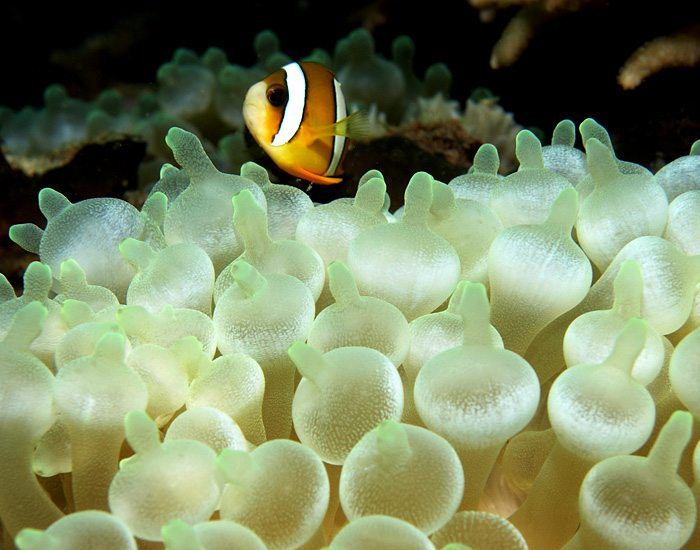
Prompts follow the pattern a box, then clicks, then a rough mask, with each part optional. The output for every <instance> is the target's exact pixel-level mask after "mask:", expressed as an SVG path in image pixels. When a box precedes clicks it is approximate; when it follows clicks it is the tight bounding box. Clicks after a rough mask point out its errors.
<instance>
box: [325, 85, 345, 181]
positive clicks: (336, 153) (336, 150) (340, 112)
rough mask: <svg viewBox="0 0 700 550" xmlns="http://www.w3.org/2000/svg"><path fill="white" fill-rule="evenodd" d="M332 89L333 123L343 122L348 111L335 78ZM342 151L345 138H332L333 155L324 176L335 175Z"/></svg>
mask: <svg viewBox="0 0 700 550" xmlns="http://www.w3.org/2000/svg"><path fill="white" fill-rule="evenodd" d="M333 89H334V91H335V122H338V121H339V120H343V119H344V118H345V117H346V116H348V111H347V108H346V107H345V97H344V96H343V91H342V90H341V89H340V82H338V81H337V80H336V79H335V78H334V79H333ZM344 150H345V136H333V154H332V155H331V161H330V163H329V164H328V170H326V171H325V173H324V174H323V175H324V176H334V175H335V173H336V171H337V170H338V164H340V159H341V158H342V156H343V151H344Z"/></svg>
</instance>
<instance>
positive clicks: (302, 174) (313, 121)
mask: <svg viewBox="0 0 700 550" xmlns="http://www.w3.org/2000/svg"><path fill="white" fill-rule="evenodd" d="M243 118H244V119H245V123H246V126H247V127H248V130H249V131H250V133H251V135H252V136H253V138H254V139H255V141H257V142H258V144H259V145H260V147H262V148H263V150H264V151H265V152H266V153H267V154H268V155H269V157H270V158H271V159H272V160H273V162H274V163H275V164H276V165H277V166H279V167H280V168H281V169H282V170H284V171H285V172H287V173H289V174H291V175H293V176H296V177H298V178H302V179H305V180H308V181H312V182H314V183H321V184H326V185H330V184H332V183H339V182H340V181H342V179H341V178H340V177H338V176H339V175H340V174H342V169H341V164H342V161H343V156H344V155H345V150H346V149H347V140H346V138H351V139H361V138H362V137H363V136H364V135H365V134H366V131H367V130H366V128H367V118H366V114H365V113H362V112H356V113H352V114H351V115H350V116H348V114H347V109H346V107H345V98H344V97H343V92H342V91H341V89H340V82H338V80H337V79H336V78H335V75H334V74H333V72H332V71H331V70H330V69H328V68H326V67H324V66H323V65H321V64H319V63H312V62H301V63H289V64H287V65H285V66H284V67H282V68H281V69H279V70H277V71H275V72H274V73H272V74H271V75H270V76H268V77H267V78H265V79H264V80H262V81H260V82H258V83H257V84H253V85H252V86H251V87H250V89H249V90H248V93H247V94H246V97H245V101H244V103H243Z"/></svg>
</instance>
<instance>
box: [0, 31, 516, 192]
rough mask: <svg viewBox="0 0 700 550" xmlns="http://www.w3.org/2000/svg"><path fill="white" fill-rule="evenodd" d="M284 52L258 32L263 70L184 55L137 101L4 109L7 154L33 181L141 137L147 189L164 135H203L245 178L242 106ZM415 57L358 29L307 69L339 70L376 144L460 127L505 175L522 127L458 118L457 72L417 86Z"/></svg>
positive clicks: (224, 163) (0, 119)
mask: <svg viewBox="0 0 700 550" xmlns="http://www.w3.org/2000/svg"><path fill="white" fill-rule="evenodd" d="M280 46H281V44H280V40H279V38H278V37H277V36H276V35H275V34H274V33H273V32H272V31H269V30H268V31H262V32H260V33H258V35H257V36H256V38H255V40H254V44H253V47H254V50H255V54H256V57H257V62H256V63H255V64H254V65H252V66H250V67H245V66H242V65H239V64H235V63H231V62H229V59H228V57H227V55H226V53H225V52H224V51H223V50H221V49H219V48H209V49H208V50H207V51H205V52H204V53H203V54H202V55H198V54H197V53H196V52H194V51H192V50H190V49H187V48H178V49H177V50H176V51H175V52H174V54H173V57H172V59H171V60H170V61H168V62H166V63H164V64H163V65H161V66H160V68H159V69H158V71H157V74H156V75H155V81H156V84H157V89H156V91H155V92H150V91H149V92H143V93H141V94H140V95H138V96H137V97H136V98H130V97H124V95H123V93H122V92H120V91H119V90H116V89H109V90H105V91H104V92H102V93H101V94H100V95H99V97H97V98H96V99H95V100H94V101H86V100H82V99H78V98H74V97H70V96H69V95H68V93H67V91H66V89H65V88H64V87H63V86H61V85H60V84H53V85H51V86H49V87H48V88H47V89H46V90H45V92H44V106H43V107H41V108H39V109H37V108H34V107H32V106H27V107H24V108H23V109H21V110H19V111H17V112H15V111H13V110H11V109H9V108H6V107H2V106H0V140H2V144H3V149H4V150H5V153H6V156H7V158H8V160H9V161H10V163H11V164H13V165H14V166H18V167H22V166H23V167H29V171H30V172H32V173H34V172H35V171H38V172H43V171H45V170H47V169H49V168H51V167H54V166H55V165H56V164H57V163H60V162H61V160H60V159H62V157H61V156H58V157H57V156H56V155H55V152H56V151H57V150H62V149H68V148H76V147H78V146H80V145H82V144H84V143H87V142H90V141H92V140H99V139H103V138H105V137H113V136H118V137H122V136H124V135H129V136H135V137H137V138H139V139H142V140H144V141H145V142H146V145H147V150H146V152H147V159H148V161H147V162H145V163H144V166H142V167H141V168H140V170H141V176H140V177H141V179H142V180H143V181H142V183H143V184H144V185H145V184H152V183H153V182H154V181H155V179H157V175H156V174H157V172H158V169H159V168H160V166H161V165H162V164H163V163H164V162H167V161H168V160H172V154H171V152H170V150H169V149H168V148H167V147H166V146H165V145H164V137H165V134H166V133H167V131H168V130H169V129H170V128H171V127H173V126H177V127H181V128H185V129H187V130H188V131H191V132H193V133H195V134H196V135H197V136H199V138H200V139H202V140H203V141H204V143H205V146H206V148H207V150H208V151H211V157H212V160H213V161H214V164H215V165H216V166H217V167H219V168H220V169H221V170H224V171H226V172H231V173H233V172H239V171H240V169H241V166H242V165H243V164H244V163H245V162H247V161H250V160H252V157H251V153H250V151H249V148H248V146H247V145H246V143H245V138H244V128H245V123H244V120H243V115H242V107H243V101H244V99H245V96H246V92H247V91H248V88H249V87H250V86H251V85H253V84H254V83H256V82H258V81H260V80H262V79H263V78H265V77H266V76H267V75H268V74H270V73H272V72H273V71H276V70H277V69H279V68H280V67H282V66H283V65H285V64H286V63H289V62H291V61H292V59H291V58H290V57H289V56H288V55H287V54H285V53H283V52H282V51H281V50H280ZM415 49H416V47H415V44H414V43H413V41H412V40H411V38H410V37H408V36H405V35H404V36H400V37H398V38H396V39H395V40H394V42H393V44H392V52H391V59H386V58H385V57H384V56H382V55H381V54H379V53H377V52H376V51H375V43H374V38H373V37H372V35H371V34H369V33H368V32H367V31H366V30H365V29H357V30H355V31H353V32H351V33H350V34H349V35H348V36H347V37H345V38H343V39H341V40H339V41H338V42H337V44H336V45H335V48H334V51H333V52H332V53H329V52H327V51H325V50H321V49H316V50H314V51H313V52H311V53H310V54H309V55H308V56H306V57H304V58H303V59H301V61H316V62H320V63H322V64H324V65H326V66H327V67H329V68H330V69H332V70H334V71H335V72H336V74H337V77H338V79H339V80H340V82H342V85H343V94H344V96H345V98H346V100H347V102H348V105H349V106H350V107H351V108H352V109H367V110H369V113H370V122H371V126H370V135H371V136H372V137H379V136H383V135H386V133H387V125H393V126H396V125H400V124H408V123H410V122H413V121H420V122H422V123H426V124H428V123H433V122H445V121H447V120H451V119H456V120H458V121H459V122H460V123H461V124H462V125H463V126H464V128H465V129H466V130H467V131H468V132H469V133H470V134H471V135H473V136H474V137H476V138H477V139H480V140H482V141H484V142H487V141H488V142H492V143H495V144H496V145H497V146H498V148H499V151H500V153H501V156H502V158H503V159H504V161H505V160H506V159H508V161H509V162H508V167H509V168H514V167H515V166H511V162H510V159H511V157H512V138H513V137H514V135H515V133H516V132H517V131H518V130H520V129H521V128H522V127H521V126H519V125H518V124H516V123H515V121H514V120H513V117H512V114H510V113H506V112H505V111H504V110H503V109H502V108H501V107H500V106H499V105H497V104H495V101H494V100H493V98H491V99H489V100H484V101H477V100H471V99H470V100H467V102H466V104H465V108H464V110H461V109H460V108H459V104H458V102H457V101H455V100H450V99H449V91H450V85H451V82H452V74H451V72H450V69H449V68H448V67H447V66H446V65H445V64H444V63H434V64H433V65H431V66H430V67H428V69H427V70H426V72H425V74H424V75H423V78H419V76H418V75H416V73H415V69H414V63H413V60H414V56H415ZM51 153H54V155H53V156H51ZM38 159H41V162H40V161H39V160H38ZM64 162H65V161H64ZM151 178H152V179H151Z"/></svg>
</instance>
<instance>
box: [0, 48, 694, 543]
mask: <svg viewBox="0 0 700 550" xmlns="http://www.w3.org/2000/svg"><path fill="white" fill-rule="evenodd" d="M268 38H269V37H268ZM353 40H354V42H353V44H354V47H357V48H366V47H367V45H368V43H367V42H366V41H365V40H364V39H363V37H362V36H360V35H358V36H357V37H355V38H354V39H353ZM369 45H370V46H371V44H369ZM259 46H260V51H261V55H262V57H261V59H262V60H261V63H273V62H274V57H275V56H274V54H273V53H272V52H274V51H275V48H274V44H272V43H270V42H269V41H268V40H267V39H265V40H262V39H261V43H260V44H259ZM408 46H410V45H407V44H399V45H397V55H400V56H406V55H407V52H408V53H410V52H409V51H408V50H406V48H407V47H408ZM347 53H348V52H347V51H345V53H344V50H342V49H340V50H339V52H337V54H338V55H339V56H342V55H345V54H347ZM270 56H272V57H270ZM178 59H179V60H180V61H181V62H182V63H180V64H179V65H178V66H177V67H173V68H172V69H169V70H168V71H171V72H172V74H169V72H168V71H164V73H163V78H166V77H167V78H174V79H177V78H180V77H182V75H194V77H196V76H197V74H199V73H201V74H203V72H202V71H201V70H200V69H201V66H200V65H198V63H204V62H203V61H201V60H199V61H197V63H195V62H194V61H192V63H193V67H191V69H193V70H191V71H190V70H189V69H188V68H187V63H186V61H187V59H188V56H187V55H185V54H179V55H178ZM270 59H272V60H270ZM265 60H267V61H265ZM190 61H191V60H190ZM222 62H223V61H222V59H221V58H220V57H217V56H216V55H214V54H212V55H210V56H208V57H207V60H206V63H208V64H210V65H207V66H211V67H219V69H220V72H222V71H224V69H221V64H222ZM380 65H381V64H380ZM380 65H377V67H380V69H381V66H380ZM353 67H354V68H353V70H355V69H358V67H359V69H362V70H367V71H372V70H375V69H376V67H374V68H373V67H372V66H368V67H364V69H363V68H362V67H361V66H358V65H356V64H355V65H353ZM359 69H358V70H359ZM259 71H264V69H263V68H262V67H261V68H259ZM438 76H439V75H438ZM194 77H193V78H194ZM256 78H257V77H256ZM437 80H439V79H438V78H437V77H436V81H437ZM409 81H410V79H408V78H407V79H406V82H407V83H408V82H409ZM190 84H191V88H190V89H191V90H194V91H196V90H198V89H200V88H199V87H200V86H202V85H203V84H206V82H203V81H201V80H197V81H196V82H195V81H193V82H191V83H190ZM414 84H415V82H414ZM202 89H204V88H202ZM230 91H231V93H233V92H234V90H230ZM360 91H361V90H360ZM54 99H55V100H56V102H59V100H60V97H56V98H54ZM219 100H220V98H219V99H217V97H216V94H214V96H211V101H212V102H214V103H216V102H217V101H219ZM183 107H184V106H183ZM209 108H212V106H211V105H210V106H209ZM197 116H199V115H197ZM579 130H580V132H581V136H582V138H583V143H584V144H585V147H586V152H585V153H584V152H583V151H580V150H578V149H575V148H574V147H573V145H574V141H575V140H574V138H575V135H574V131H575V126H574V125H573V122H571V121H562V122H561V123H560V124H559V125H558V126H557V129H556V132H555V135H554V137H553V139H552V145H549V146H546V147H544V148H543V147H542V146H541V145H540V143H539V142H538V141H537V138H535V136H534V135H533V134H532V133H530V132H527V131H524V132H521V133H520V135H519V136H518V138H517V151H518V158H519V159H520V160H521V162H522V169H521V170H520V171H518V172H517V173H514V174H511V175H508V176H505V177H503V176H499V175H498V169H499V159H498V154H497V153H496V150H495V148H494V147H493V146H489V145H484V146H483V147H481V149H480V150H479V154H478V155H477V159H476V163H475V168H474V170H473V171H471V172H470V173H469V174H465V175H463V176H460V177H459V178H457V179H456V180H454V181H452V182H450V184H448V185H445V184H443V183H441V182H438V181H435V180H434V179H433V178H432V177H431V176H430V175H428V174H426V173H418V174H416V175H414V176H413V178H411V181H410V182H409V184H408V186H407V188H406V193H405V199H406V200H405V209H404V212H403V217H400V216H399V214H398V213H393V214H392V213H390V212H389V210H388V208H389V202H388V200H387V195H386V182H385V181H384V178H383V176H382V174H381V173H380V172H379V171H378V170H371V171H369V172H367V173H366V174H365V175H364V176H363V177H362V178H361V180H360V182H359V185H358V189H357V193H356V195H355V197H354V198H350V197H348V198H344V199H339V200H336V201H334V202H333V203H330V204H324V205H316V206H313V205H311V204H310V201H308V197H306V196H305V195H303V196H302V195H301V194H300V192H299V190H298V189H293V188H289V187H288V186H284V185H276V184H272V183H271V182H270V180H269V177H268V175H267V173H266V172H265V170H263V169H262V168H261V167H259V166H257V165H254V164H246V165H245V166H244V167H243V168H242V169H241V175H230V174H225V173H223V172H221V171H219V170H217V169H215V168H214V167H213V164H212V163H211V161H210V159H209V158H208V156H207V155H206V154H205V153H204V148H203V146H202V144H201V143H200V142H199V140H198V139H197V138H196V137H195V136H194V135H193V134H192V133H190V132H187V131H185V130H182V129H179V128H173V129H171V130H170V132H169V133H168V137H167V143H168V144H169V145H170V146H171V147H172V149H173V152H174V154H175V158H176V160H177V161H178V163H179V164H181V166H182V167H183V168H181V169H179V168H175V167H174V166H171V165H166V166H164V167H163V168H162V170H161V173H160V175H161V179H160V181H159V182H158V184H157V185H156V187H155V188H154V190H153V191H152V193H151V195H150V196H149V198H148V199H147V201H146V203H145V204H144V206H143V208H142V209H141V211H138V210H136V209H135V208H134V207H132V206H130V205H127V204H126V203H124V201H120V200H118V199H90V200H89V201H83V202H80V203H76V204H71V203H70V202H69V201H68V200H67V199H66V198H65V197H64V196H63V195H60V194H59V193H56V192H54V191H52V190H50V189H48V190H46V189H45V190H42V191H41V193H40V206H41V210H42V212H43V213H44V214H45V215H46V217H47V224H46V227H45V229H43V230H42V229H39V228H38V227H34V226H27V225H20V226H15V227H13V228H12V229H11V236H12V238H13V239H15V240H16V241H17V242H18V243H20V244H22V246H25V248H27V249H28V250H32V251H34V252H38V253H39V257H40V261H38V262H33V263H31V264H30V265H29V266H28V268H27V270H26V273H25V277H24V292H23V294H21V295H20V296H17V295H16V294H15V290H14V289H13V288H12V286H11V285H10V283H9V282H8V281H7V279H6V278H4V277H0V520H1V522H2V525H3V531H4V538H5V541H6V543H7V544H6V545H7V546H9V545H10V541H11V539H12V538H13V537H14V539H15V540H14V543H15V546H17V548H20V549H22V550H36V549H38V548H41V549H42V550H43V549H48V550H54V549H59V548H60V549H71V550H72V549H74V548H79V549H81V550H82V549H83V548H106V549H108V550H134V548H136V547H138V548H142V549H155V548H163V547H165V548H168V549H172V550H181V549H184V548H187V549H188V550H190V549H192V550H213V549H219V548H231V547H235V548H236V549H238V550H264V549H268V550H320V549H322V548H326V549H330V550H367V549H376V548H382V549H386V550H467V549H470V548H481V549H489V550H491V549H493V550H496V549H498V550H524V549H525V548H529V549H530V550H561V549H562V548H563V547H566V550H578V549H584V548H585V549H593V550H597V549H601V550H603V549H605V550H608V549H617V548H632V547H635V548H640V547H645V545H646V547H654V548H655V549H659V550H661V549H665V548H669V549H675V550H679V549H680V548H681V546H682V545H683V544H686V546H685V547H686V548H693V547H694V546H693V545H695V546H697V543H698V540H700V539H699V538H698V537H700V535H697V534H696V535H693V537H694V538H691V539H689V542H687V543H684V541H685V539H687V538H688V536H690V532H691V530H692V528H693V526H694V525H695V524H696V522H697V515H696V510H697V508H698V507H697V501H696V499H697V498H698V495H700V483H699V482H698V479H700V446H698V440H699V439H700V430H698V429H697V428H696V429H692V428H691V415H692V416H693V418H700V400H699V399H700V398H699V397H698V396H700V384H699V383H698V380H700V371H699V370H698V365H700V359H699V358H700V328H699V327H700V293H698V290H697V285H698V282H700V230H699V229H698V228H700V221H699V218H698V211H700V208H698V206H699V205H700V197H699V196H698V194H699V193H700V164H698V162H697V158H699V155H698V151H699V149H698V145H697V144H696V145H695V146H694V147H693V149H692V150H691V154H690V155H688V156H686V157H682V158H681V159H678V161H676V162H675V163H671V164H669V165H668V167H667V168H666V169H665V170H662V171H659V172H658V173H657V174H656V175H651V173H650V172H649V171H648V170H647V169H646V168H644V167H642V166H639V165H636V164H633V163H629V162H625V161H624V160H620V159H618V158H617V157H616V156H615V153H614V151H613V149H612V144H611V141H610V136H609V135H608V133H607V132H606V130H605V128H603V127H602V126H601V125H600V124H598V123H597V122H596V121H594V120H592V119H587V120H585V121H583V122H582V123H581V125H580V127H579ZM630 184H631V185H630ZM574 186H575V188H574ZM633 195H634V196H633ZM662 226H663V227H662ZM573 233H576V238H573V237H572V234H573ZM579 245H581V246H579ZM592 263H594V264H595V265H596V267H595V268H594V267H593V266H592ZM601 270H602V273H599V272H600V271H601ZM326 272H327V273H328V277H325V273H326ZM217 275H218V278H215V277H216V276H217ZM592 281H593V284H592V285H591V283H592ZM687 411H689V412H687ZM691 484H692V489H691V488H690V485H691ZM565 545H566V546H565Z"/></svg>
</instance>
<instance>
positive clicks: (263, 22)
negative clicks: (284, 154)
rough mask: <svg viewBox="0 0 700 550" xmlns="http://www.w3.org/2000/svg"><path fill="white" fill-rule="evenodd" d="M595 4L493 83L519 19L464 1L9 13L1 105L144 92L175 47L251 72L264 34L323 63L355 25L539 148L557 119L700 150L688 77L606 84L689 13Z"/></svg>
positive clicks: (667, 147) (667, 148)
mask: <svg viewBox="0 0 700 550" xmlns="http://www.w3.org/2000/svg"><path fill="white" fill-rule="evenodd" d="M602 4H603V7H602V9H597V10H591V11H588V12H579V13H572V14H570V15H568V16H566V17H564V18H560V19H558V20H556V21H554V22H552V23H550V24H549V25H548V26H546V27H545V28H543V29H542V30H541V31H540V32H539V33H538V35H537V36H536V37H535V39H534V40H533V41H532V43H531V45H530V47H529V48H528V49H527V50H526V52H525V54H524V55H523V56H522V57H521V59H520V60H519V61H518V62H517V63H516V64H515V65H514V66H513V67H510V68H506V69H501V70H498V71H494V70H491V69H490V68H489V64H488V61H489V56H490V53H491V48H492V46H493V44H494V43H495V41H496V40H497V38H498V37H499V36H500V34H501V31H502V30H503V28H504V27H505V25H506V23H507V22H508V20H509V19H510V18H511V17H512V16H513V14H514V13H516V11H517V10H518V9H519V8H518V7H517V6H516V7H512V8H508V9H505V10H502V11H500V12H499V13H498V14H497V16H496V18H495V20H494V21H493V22H492V23H490V24H482V23H480V22H479V17H478V12H477V11H476V10H475V9H473V8H472V7H471V6H470V5H469V4H468V3H467V2H466V1H465V0H431V1H430V2H420V3H418V2H408V1H405V0H404V1H401V0H393V1H392V0H384V1H374V2H369V1H364V2H363V1H354V2H340V1H335V0H334V1H330V0H305V1H292V0H290V1H286V2H270V1H257V2H255V1H254V2H228V3H220V4H216V5H214V4H208V3H196V4H191V5H189V4H186V3H185V4H181V6H182V7H181V8H180V9H176V8H175V6H174V4H171V5H170V9H168V10H162V11H161V10H157V9H155V8H153V7H151V6H150V5H149V4H148V3H144V2H139V3H137V2H121V3H118V4H108V3H94V4H91V7H89V8H81V9H80V10H77V9H74V8H69V7H66V6H65V4H63V3H53V4H47V5H45V6H43V7H41V8H37V7H35V5H34V4H33V3H22V4H19V3H10V4H6V5H5V7H4V8H1V9H2V11H4V12H5V13H3V14H2V18H1V21H2V32H0V43H1V46H2V52H3V63H2V82H3V85H2V86H0V105H7V106H10V107H12V108H13V109H19V108H21V107H22V106H24V105H27V104H32V105H36V106H40V105H41V104H42V93H43V90H44V88H45V87H46V86H47V85H48V84H51V83H53V82H59V83H61V84H63V85H65V86H66V87H67V88H68V90H69V92H70V94H71V95H73V96H77V97H84V98H86V99H92V98H93V97H94V96H95V95H96V94H97V93H98V92H99V91H100V90H102V89H104V88H106V87H108V86H111V85H115V84H123V83H138V84H153V83H154V81H155V74H156V70H157V68H158V66H159V65H161V64H162V63H164V62H165V61H168V60H169V59H170V58H171V57H172V54H173V51H174V50H175V49H176V48H178V47H182V46H184V47H188V48H191V49H194V50H195V51H196V52H197V53H199V54H201V53H203V52H204V50H205V49H206V48H207V47H209V46H218V47H220V48H222V49H224V50H225V51H226V52H227V54H228V56H229V61H231V62H233V63H239V64H242V65H246V66H248V65H251V64H253V63H254V61H255V59H254V53H253V49H252V40H253V37H254V36H255V34H256V33H257V32H259V31H260V30H263V29H271V30H273V31H274V32H275V33H276V34H277V35H278V36H279V37H280V39H281V43H282V51H284V52H285V53H287V54H288V55H290V56H292V57H293V58H298V57H301V56H304V55H307V54H308V53H309V52H310V51H311V49H312V48H314V47H323V48H326V49H328V50H330V51H332V48H333V45H334V44H335V42H336V41H337V40H338V39H340V38H342V37H345V36H347V34H348V33H349V32H350V31H351V30H353V29H355V28H357V27H359V26H362V25H363V24H364V25H365V26H370V27H371V29H372V33H373V35H374V37H375V40H376V43H377V51H378V52H380V53H382V54H384V55H385V56H386V57H390V55H391V49H390V45H391V41H392V40H393V39H394V38H395V37H397V36H399V35H401V34H408V35H409V36H410V37H411V38H412V39H413V40H414V41H415V43H416V50H417V51H416V71H417V73H418V75H419V76H422V73H423V71H424V70H425V68H426V67H427V66H429V65H430V64H432V63H435V62H438V61H442V62H445V63H446V64H447V65H448V66H449V67H450V69H451V70H452V73H453V76H454V82H453V86H452V92H451V96H452V97H453V98H454V99H458V100H459V101H460V102H461V103H462V104H463V103H464V100H465V99H466V98H467V97H468V95H469V93H470V91H471V90H472V89H473V88H475V87H477V86H485V87H487V88H489V89H491V91H492V92H493V93H494V94H495V95H497V96H499V97H500V98H501V99H500V103H501V105H502V106H503V107H504V108H505V109H506V110H508V111H511V112H513V113H514V115H515V119H516V121H517V122H519V123H521V124H523V125H525V126H538V127H540V128H541V129H542V130H543V131H544V132H545V135H546V136H547V138H546V139H549V136H550V135H551V130H552V128H553V127H554V125H555V124H556V123H557V122H558V121H559V120H561V119H563V118H570V119H572V120H573V121H574V122H575V123H576V124H578V123H580V122H581V120H583V119H584V118H586V117H593V118H595V119H596V120H598V122H600V123H601V124H602V125H603V126H605V127H606V128H607V129H608V130H609V131H610V133H611V134H613V137H614V140H615V143H616V147H621V148H622V150H623V151H624V153H625V155H622V154H620V150H618V156H619V157H620V158H625V159H626V160H637V161H638V162H645V163H647V164H648V163H649V162H651V161H653V160H654V155H656V156H662V157H668V159H667V160H671V159H673V158H675V157H677V156H679V155H682V154H687V153H688V150H689V149H688V148H689V143H692V141H693V140H694V139H695V138H697V137H700V136H698V135H695V134H696V132H697V125H694V124H693V123H694V122H696V121H698V120H700V118H699V117H698V111H699V107H698V98H700V93H699V92H700V78H698V74H699V73H698V69H697V68H695V69H689V68H680V69H670V70H666V71H664V72H662V73H660V74H658V75H656V76H654V77H652V78H650V79H648V80H647V81H646V82H644V83H643V84H642V85H641V86H640V87H639V88H638V89H636V90H633V91H624V90H622V89H621V88H620V87H619V86H618V85H617V83H616V80H615V78H616V75H617V71H618V69H619V67H620V66H621V65H622V64H623V63H624V61H625V59H626V58H627V57H628V56H629V55H630V54H631V53H632V52H633V51H634V50H635V49H636V48H637V47H638V46H639V45H641V44H642V43H644V41H646V40H650V39H652V38H653V37H655V36H659V35H662V34H668V33H671V32H673V31H675V30H678V29H680V28H681V27H683V26H684V25H687V24H688V23H690V22H693V21H695V22H698V21H700V16H699V14H700V6H699V4H700V2H688V1H687V0H668V1H666V2H663V3H656V4H650V3H646V2H638V1H632V0H628V1H624V0H618V1H611V2H607V3H605V2H603V3H602ZM647 4H649V5H650V6H651V7H649V6H648V5H647ZM113 7H114V8H118V9H114V10H111V9H110V8H113ZM650 141H652V142H653V143H649V142H650ZM635 157H636V158H635Z"/></svg>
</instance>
